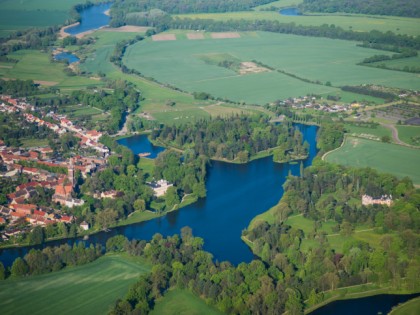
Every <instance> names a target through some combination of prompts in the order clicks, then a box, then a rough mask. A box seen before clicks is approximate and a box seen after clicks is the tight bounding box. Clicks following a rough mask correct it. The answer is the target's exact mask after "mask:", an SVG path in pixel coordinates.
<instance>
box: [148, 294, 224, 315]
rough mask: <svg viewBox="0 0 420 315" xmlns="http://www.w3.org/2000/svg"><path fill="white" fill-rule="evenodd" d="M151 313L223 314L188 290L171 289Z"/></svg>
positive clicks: (174, 314)
mask: <svg viewBox="0 0 420 315" xmlns="http://www.w3.org/2000/svg"><path fill="white" fill-rule="evenodd" d="M150 314H151V315H221V314H223V313H221V312H219V311H218V310H217V309H215V308H213V307H211V306H209V305H207V304H206V303H205V302H204V301H203V300H201V299H200V298H199V297H197V296H195V295H194V294H192V293H191V292H189V291H187V290H179V289H175V290H170V291H168V292H167V293H165V295H164V296H163V297H162V298H161V299H160V300H158V301H157V302H156V305H155V307H154V309H153V311H152V312H151V313H150Z"/></svg>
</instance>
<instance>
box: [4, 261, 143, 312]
mask: <svg viewBox="0 0 420 315" xmlns="http://www.w3.org/2000/svg"><path fill="white" fill-rule="evenodd" d="M149 270H150V266H149V265H148V264H146V263H144V262H143V261H141V260H139V259H138V258H132V257H129V256H126V255H106V256H104V257H101V258H99V259H98V260H96V261H94V262H93V263H90V264H87V265H83V266H78V267H74V268H66V269H64V270H62V271H58V272H52V273H48V274H44V275H40V276H31V277H27V278H22V279H8V280H5V281H0V312H1V314H3V315H6V314H12V315H20V314H22V315H27V314H31V315H36V314H40V315H45V314H89V315H93V314H107V313H108V311H109V309H110V307H111V306H112V305H113V303H114V302H115V300H116V299H117V298H121V297H123V296H124V295H125V294H126V292H127V291H128V288H129V286H130V285H131V284H132V283H135V282H136V280H137V279H138V277H139V276H140V275H141V274H143V273H146V272H148V271H149Z"/></svg>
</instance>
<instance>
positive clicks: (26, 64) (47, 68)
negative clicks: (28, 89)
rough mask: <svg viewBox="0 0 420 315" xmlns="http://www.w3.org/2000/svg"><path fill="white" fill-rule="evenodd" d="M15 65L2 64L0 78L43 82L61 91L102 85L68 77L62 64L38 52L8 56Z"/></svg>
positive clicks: (31, 51)
mask: <svg viewBox="0 0 420 315" xmlns="http://www.w3.org/2000/svg"><path fill="white" fill-rule="evenodd" d="M8 56H9V57H10V58H11V59H16V60H18V62H17V63H7V64H6V63H2V66H1V67H0V78H1V79H3V78H6V79H21V80H34V81H44V82H41V84H44V85H51V86H57V87H59V88H62V89H80V88H85V87H87V86H97V85H102V84H103V83H101V82H99V81H96V80H92V79H89V78H86V77H81V76H68V75H66V74H65V73H64V68H65V67H66V66H65V65H64V64H63V63H58V62H52V61H51V59H50V58H51V56H50V55H49V54H47V53H43V52H41V51H38V50H19V51H17V52H14V53H11V54H9V55H8Z"/></svg>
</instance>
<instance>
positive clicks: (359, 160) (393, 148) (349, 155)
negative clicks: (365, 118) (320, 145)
mask: <svg viewBox="0 0 420 315" xmlns="http://www.w3.org/2000/svg"><path fill="white" fill-rule="evenodd" d="M325 160H326V161H328V162H331V163H337V164H342V165H348V166H355V167H371V168H374V169H376V170H378V171H380V172H384V173H390V174H393V175H395V176H397V177H399V178H403V177H406V176H408V177H410V178H411V179H412V180H413V182H414V183H415V184H417V185H419V184H420V169H419V167H418V163H419V161H420V150H418V149H413V148H408V147H404V146H400V145H396V144H388V143H382V142H378V141H372V140H367V139H360V138H354V137H346V140H345V143H344V145H343V146H342V147H341V148H339V149H337V150H335V151H332V152H330V153H328V154H327V155H326V156H325Z"/></svg>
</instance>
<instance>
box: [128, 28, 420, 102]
mask: <svg viewBox="0 0 420 315" xmlns="http://www.w3.org/2000/svg"><path fill="white" fill-rule="evenodd" d="M168 33H174V34H176V36H177V40H174V41H152V40H151V39H146V40H144V41H141V42H138V43H136V44H134V45H132V46H130V47H128V49H127V52H126V54H125V56H124V58H123V62H124V64H125V65H126V66H127V67H128V68H130V69H135V70H138V71H140V72H141V73H142V74H143V75H144V76H145V77H152V78H155V79H156V80H157V81H159V82H162V83H167V84H170V85H172V86H176V87H178V88H181V89H183V90H185V91H188V92H202V91H203V92H207V93H209V94H211V95H213V96H216V97H220V98H226V99H230V100H234V101H239V102H241V101H245V102H247V103H251V104H260V105H261V104H265V103H268V102H272V101H275V100H279V99H285V98H288V97H296V96H299V95H300V96H302V95H307V94H308V93H315V94H319V95H323V96H325V97H326V96H327V95H328V94H336V93H338V92H339V91H340V89H339V88H337V87H338V86H342V85H359V84H365V83H373V84H380V85H385V86H393V87H400V88H406V89H416V88H417V87H418V86H420V77H418V76H417V75H416V74H412V73H404V72H401V71H390V70H384V69H378V68H372V67H364V66H358V65H357V63H359V62H361V61H362V60H363V59H364V58H367V57H371V56H373V55H375V54H377V53H378V52H377V50H373V49H367V48H362V47H357V46H356V44H357V43H356V42H351V41H343V40H333V39H326V38H313V37H305V36H296V35H287V34H276V33H268V32H245V33H240V36H241V38H230V39H227V38H226V39H212V38H210V36H209V34H207V33H206V34H205V36H204V37H205V38H204V39H201V40H188V39H185V34H184V33H182V32H180V31H179V30H178V31H168ZM384 54H388V53H387V52H384ZM214 55H226V56H231V57H232V58H234V59H235V60H239V61H240V62H250V61H254V60H256V61H258V62H260V63H262V64H264V65H267V66H269V67H270V68H273V69H275V70H274V71H266V72H260V73H252V74H246V75H240V74H239V73H238V72H236V71H234V70H231V69H228V68H224V67H221V66H217V65H212V64H209V63H207V62H205V61H204V60H203V59H206V58H203V56H207V57H208V58H210V57H211V56H214ZM208 58H207V59H208ZM276 70H280V71H285V72H287V73H289V74H291V75H292V76H291V75H287V74H284V73H279V72H278V71H276ZM293 76H297V77H298V78H296V77H293ZM299 78H300V79H299ZM302 79H303V80H309V81H311V82H318V83H320V84H314V83H308V82H304V81H302ZM327 82H331V84H332V87H331V86H326V83H327Z"/></svg>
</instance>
